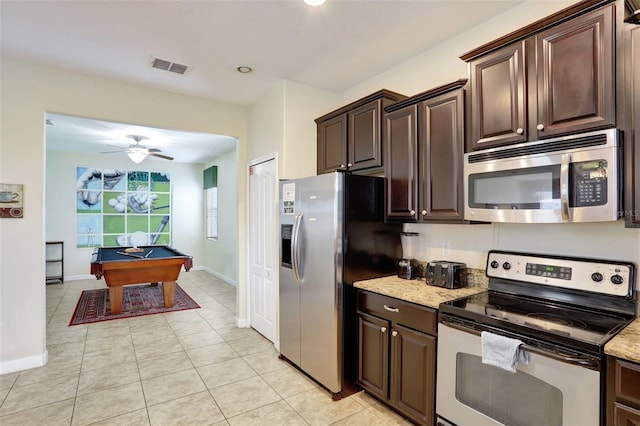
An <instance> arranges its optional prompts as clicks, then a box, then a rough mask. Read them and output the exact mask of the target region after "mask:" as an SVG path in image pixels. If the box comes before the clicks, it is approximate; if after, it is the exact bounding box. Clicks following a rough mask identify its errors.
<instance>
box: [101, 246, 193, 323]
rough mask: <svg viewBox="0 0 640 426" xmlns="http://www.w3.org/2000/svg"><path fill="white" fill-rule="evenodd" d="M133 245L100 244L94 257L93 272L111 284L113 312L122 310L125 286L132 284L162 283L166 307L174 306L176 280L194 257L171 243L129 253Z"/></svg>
mask: <svg viewBox="0 0 640 426" xmlns="http://www.w3.org/2000/svg"><path fill="white" fill-rule="evenodd" d="M127 248H130V247H98V248H96V249H94V251H93V255H92V256H91V274H92V275H95V276H96V279H100V278H102V277H103V276H104V280H105V282H106V283H107V287H109V300H110V302H111V313H113V314H119V313H121V312H122V294H123V289H122V287H123V286H125V285H130V284H143V283H151V284H153V285H157V283H159V282H162V294H163V296H164V306H165V307H167V308H170V307H172V306H173V304H174V301H175V294H176V280H177V279H178V275H179V274H180V269H181V268H182V265H184V268H185V270H187V271H189V269H191V268H192V267H193V258H192V257H191V256H189V255H187V254H184V253H182V252H179V251H178V250H176V249H174V248H172V247H169V246H140V247H138V248H139V249H142V251H140V252H132V253H127V252H125V250H126V249H127Z"/></svg>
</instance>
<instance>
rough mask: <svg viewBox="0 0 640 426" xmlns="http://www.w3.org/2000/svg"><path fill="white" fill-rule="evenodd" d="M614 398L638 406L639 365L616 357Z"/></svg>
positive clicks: (639, 400)
mask: <svg viewBox="0 0 640 426" xmlns="http://www.w3.org/2000/svg"><path fill="white" fill-rule="evenodd" d="M615 376H616V377H615V383H616V389H615V392H616V399H617V400H622V401H625V402H626V403H628V404H629V405H632V406H634V407H635V408H640V365H638V364H633V363H630V362H626V361H621V360H619V359H616V361H615Z"/></svg>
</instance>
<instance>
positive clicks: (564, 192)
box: [560, 154, 571, 222]
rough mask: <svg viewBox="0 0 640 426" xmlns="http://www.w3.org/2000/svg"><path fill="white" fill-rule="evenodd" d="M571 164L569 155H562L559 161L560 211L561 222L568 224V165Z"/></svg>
mask: <svg viewBox="0 0 640 426" xmlns="http://www.w3.org/2000/svg"><path fill="white" fill-rule="evenodd" d="M570 162H571V154H562V158H561V159H560V211H561V212H562V220H563V221H565V222H568V221H570V220H571V217H570V215H569V163H570Z"/></svg>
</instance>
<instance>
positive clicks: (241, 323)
mask: <svg viewBox="0 0 640 426" xmlns="http://www.w3.org/2000/svg"><path fill="white" fill-rule="evenodd" d="M236 327H238V328H249V327H251V324H249V319H248V318H237V317H236Z"/></svg>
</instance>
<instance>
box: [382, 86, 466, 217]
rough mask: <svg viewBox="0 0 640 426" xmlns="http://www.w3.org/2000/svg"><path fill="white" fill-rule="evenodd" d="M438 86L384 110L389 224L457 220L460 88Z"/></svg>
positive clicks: (460, 209)
mask: <svg viewBox="0 0 640 426" xmlns="http://www.w3.org/2000/svg"><path fill="white" fill-rule="evenodd" d="M466 83H467V80H466V79H462V80H458V81H456V82H454V83H451V84H447V85H444V86H440V87H438V88H435V89H433V90H429V91H427V92H424V93H421V94H419V95H416V96H413V97H411V98H408V99H405V100H404V101H401V102H398V103H396V104H394V105H393V106H391V107H388V108H386V111H387V114H386V116H385V120H386V133H385V140H384V143H385V155H386V159H387V161H386V163H385V178H386V184H387V191H386V215H385V219H386V220H387V221H390V222H394V221H395V222H397V221H400V222H415V221H429V222H462V221H463V220H464V209H463V206H464V202H463V181H462V179H463V177H462V166H463V154H464V140H465V138H464V98H465V95H464V86H465V84H466Z"/></svg>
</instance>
